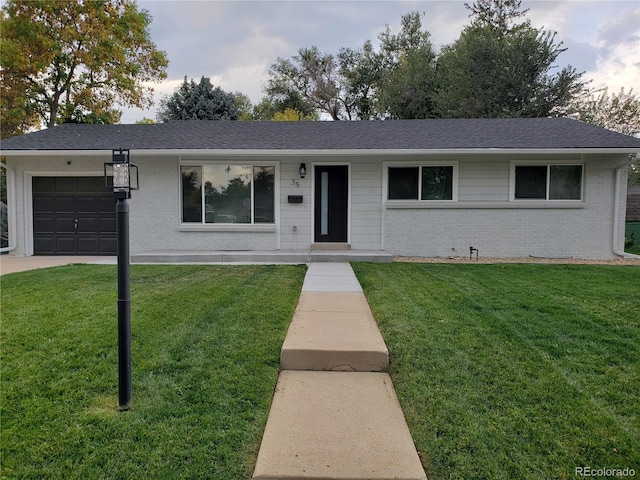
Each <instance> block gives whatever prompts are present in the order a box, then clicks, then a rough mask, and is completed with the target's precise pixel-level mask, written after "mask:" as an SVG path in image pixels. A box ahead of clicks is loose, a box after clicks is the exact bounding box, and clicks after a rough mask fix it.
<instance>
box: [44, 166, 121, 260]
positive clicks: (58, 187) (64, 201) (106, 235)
mask: <svg viewBox="0 0 640 480" xmlns="http://www.w3.org/2000/svg"><path fill="white" fill-rule="evenodd" d="M32 188H33V249H34V254H35V255H116V253H117V252H116V250H117V241H116V214H115V199H114V198H113V193H112V192H111V191H109V190H106V189H105V186H104V178H103V177H33V185H32Z"/></svg>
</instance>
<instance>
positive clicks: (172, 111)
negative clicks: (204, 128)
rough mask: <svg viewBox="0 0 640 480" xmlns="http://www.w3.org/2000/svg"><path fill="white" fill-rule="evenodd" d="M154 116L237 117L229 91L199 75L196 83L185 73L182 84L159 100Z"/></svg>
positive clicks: (186, 117)
mask: <svg viewBox="0 0 640 480" xmlns="http://www.w3.org/2000/svg"><path fill="white" fill-rule="evenodd" d="M156 117H157V119H158V121H159V122H168V121H169V120H237V119H238V110H237V109H236V100H235V97H234V95H233V94H232V93H229V92H225V91H224V90H222V89H221V88H220V87H215V88H214V87H213V85H212V84H211V80H209V79H208V78H207V77H201V78H200V82H199V83H196V82H195V81H194V80H193V79H191V80H187V77H186V76H185V77H184V81H183V82H182V84H181V85H180V86H179V87H178V88H176V90H175V91H174V92H173V93H172V94H171V95H169V96H167V97H165V98H163V99H162V100H161V101H160V108H159V109H158V113H157V116H156Z"/></svg>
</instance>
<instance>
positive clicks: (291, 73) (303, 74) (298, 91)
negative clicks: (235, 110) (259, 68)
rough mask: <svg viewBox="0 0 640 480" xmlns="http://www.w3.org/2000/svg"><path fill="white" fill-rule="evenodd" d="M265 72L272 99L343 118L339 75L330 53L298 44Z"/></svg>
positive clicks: (296, 108) (286, 104) (301, 109)
mask: <svg viewBox="0 0 640 480" xmlns="http://www.w3.org/2000/svg"><path fill="white" fill-rule="evenodd" d="M269 75H270V78H269V80H268V83H267V88H266V92H267V96H268V98H269V99H270V100H271V101H272V103H275V104H278V103H280V104H282V105H283V106H284V109H286V108H293V109H295V110H300V111H302V112H305V111H306V110H309V107H311V108H314V109H316V110H318V111H320V112H323V113H325V114H328V115H329V116H330V117H331V119H332V120H340V119H341V118H343V114H344V100H343V98H342V94H343V92H342V79H341V75H340V71H339V67H338V63H337V61H336V59H335V57H334V56H333V55H331V54H324V53H320V51H319V50H318V48H317V47H315V46H313V47H311V48H301V49H300V50H299V51H298V55H294V56H293V57H292V58H291V59H285V58H278V59H277V60H276V63H274V64H273V65H272V66H271V68H270V70H269ZM296 102H299V104H298V105H293V104H292V103H296ZM300 103H301V104H303V105H300ZM298 107H302V108H298ZM284 109H283V110H279V111H284Z"/></svg>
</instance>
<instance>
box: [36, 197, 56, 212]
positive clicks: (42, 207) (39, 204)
mask: <svg viewBox="0 0 640 480" xmlns="http://www.w3.org/2000/svg"><path fill="white" fill-rule="evenodd" d="M33 210H34V211H35V212H38V213H54V212H55V211H56V204H55V202H52V201H51V197H41V196H38V197H36V196H34V197H33Z"/></svg>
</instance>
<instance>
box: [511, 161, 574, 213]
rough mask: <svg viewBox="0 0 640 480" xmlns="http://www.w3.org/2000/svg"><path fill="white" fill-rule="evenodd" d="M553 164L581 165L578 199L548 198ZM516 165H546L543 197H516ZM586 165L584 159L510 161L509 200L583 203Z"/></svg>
mask: <svg viewBox="0 0 640 480" xmlns="http://www.w3.org/2000/svg"><path fill="white" fill-rule="evenodd" d="M554 166H565V167H566V166H575V167H582V177H581V179H580V198H579V199H568V198H566V199H563V198H549V190H550V189H549V183H550V181H551V180H550V178H551V167H554ZM516 167H547V179H546V182H547V183H546V185H545V190H546V197H545V198H516ZM585 176H586V167H585V162H584V161H575V160H553V161H549V160H529V161H527V160H517V161H512V162H511V168H510V173H509V201H511V202H523V203H532V202H542V203H544V204H549V203H552V202H558V203H583V202H584V186H585Z"/></svg>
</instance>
